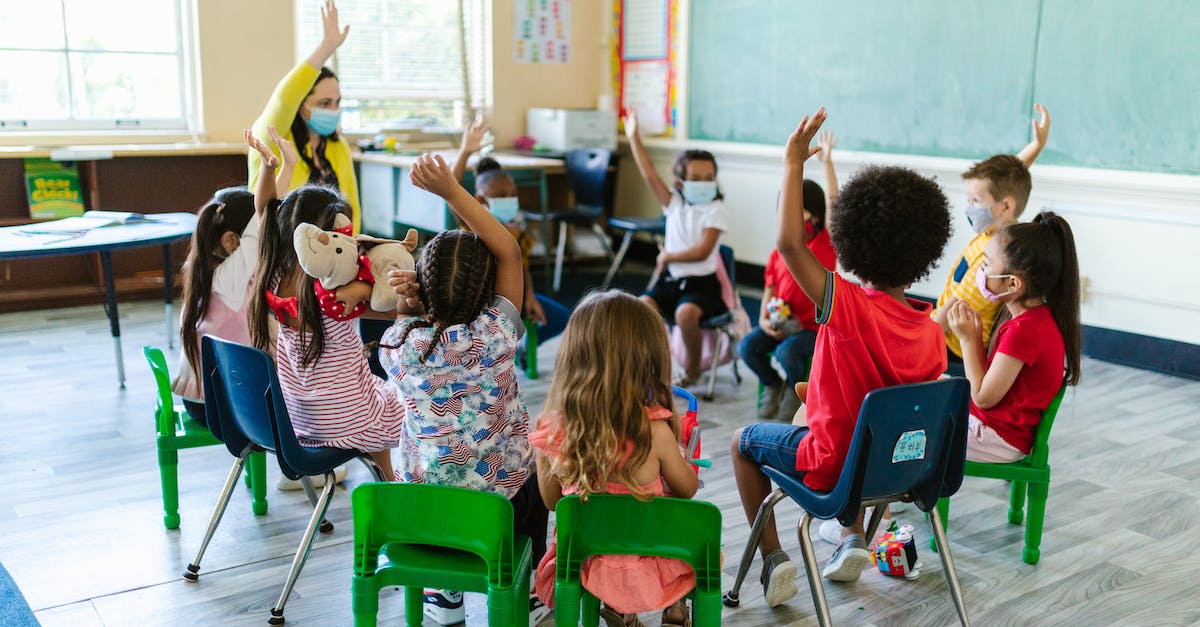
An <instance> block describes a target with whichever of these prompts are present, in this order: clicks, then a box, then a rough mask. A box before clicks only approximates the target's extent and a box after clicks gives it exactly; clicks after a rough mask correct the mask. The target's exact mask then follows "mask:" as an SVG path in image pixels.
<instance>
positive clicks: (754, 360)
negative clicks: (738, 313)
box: [738, 328, 817, 386]
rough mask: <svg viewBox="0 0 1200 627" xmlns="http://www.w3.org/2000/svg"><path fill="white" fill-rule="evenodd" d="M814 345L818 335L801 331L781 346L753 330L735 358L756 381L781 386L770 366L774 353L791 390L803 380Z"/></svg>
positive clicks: (742, 342) (786, 339)
mask: <svg viewBox="0 0 1200 627" xmlns="http://www.w3.org/2000/svg"><path fill="white" fill-rule="evenodd" d="M816 345H817V334H816V333H815V332H813V331H809V330H808V329H801V330H800V332H799V333H797V334H795V335H792V336H790V337H787V338H784V340H783V341H782V342H780V341H779V340H776V339H775V338H773V337H771V336H769V335H767V333H766V332H765V331H763V330H762V329H761V328H755V329H754V330H753V331H751V332H750V334H749V335H747V336H746V337H744V338H742V341H741V343H740V344H738V354H740V355H741V357H742V361H744V362H746V366H748V367H749V368H750V370H751V371H752V372H754V374H756V375H758V380H759V381H761V382H762V384H763V385H768V386H769V385H779V384H781V383H783V379H782V378H781V377H780V376H779V373H778V372H776V370H775V368H774V367H773V366H771V352H772V351H774V352H775V359H777V360H779V363H780V364H781V365H783V371H784V374H786V375H787V384H788V385H789V386H792V385H795V384H796V382H798V381H803V380H804V379H805V376H806V374H807V371H808V368H807V364H806V360H807V359H808V358H809V357H811V356H812V354H813V349H814V348H816Z"/></svg>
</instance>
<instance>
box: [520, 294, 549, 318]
mask: <svg viewBox="0 0 1200 627" xmlns="http://www.w3.org/2000/svg"><path fill="white" fill-rule="evenodd" d="M525 317H526V318H528V319H529V320H532V321H534V322H535V323H536V324H546V312H545V310H543V309H542V304H541V303H539V302H538V299H537V297H531V298H526V299H525Z"/></svg>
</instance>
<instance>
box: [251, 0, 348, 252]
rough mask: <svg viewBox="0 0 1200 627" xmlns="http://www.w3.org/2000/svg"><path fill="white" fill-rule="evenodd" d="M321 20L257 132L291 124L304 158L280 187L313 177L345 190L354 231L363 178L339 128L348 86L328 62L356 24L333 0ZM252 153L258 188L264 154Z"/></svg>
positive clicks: (288, 133) (290, 133) (258, 134)
mask: <svg viewBox="0 0 1200 627" xmlns="http://www.w3.org/2000/svg"><path fill="white" fill-rule="evenodd" d="M321 25H322V30H323V35H322V37H321V43H320V44H319V45H318V46H317V49H316V50H313V53H312V54H311V55H309V57H308V58H307V59H305V60H304V61H303V62H302V63H300V64H298V65H297V66H296V67H294V68H292V71H291V72H288V73H287V76H284V77H283V80H281V81H279V85H277V86H276V87H275V92H274V93H272V94H271V100H270V101H269V102H267V108H266V109H265V110H263V112H262V115H260V116H258V119H257V120H255V122H254V133H255V137H266V136H267V127H268V126H274V127H275V128H277V129H279V130H280V131H283V130H284V129H288V130H287V131H286V132H283V133H282V135H283V137H284V139H287V140H289V141H291V142H292V144H294V145H295V146H296V152H298V153H299V154H300V161H299V162H298V163H297V164H296V168H295V170H294V171H293V172H292V180H291V182H290V183H289V184H288V187H287V189H286V190H280V192H281V193H283V192H288V191H291V190H293V189H296V188H297V187H301V186H303V185H307V184H310V183H311V184H315V185H325V186H328V187H333V188H335V189H337V190H339V191H340V192H341V193H342V197H343V198H345V199H346V202H347V203H349V204H350V207H351V208H352V209H353V211H354V232H355V233H358V232H359V230H360V226H361V222H362V210H361V209H360V208H359V203H358V181H357V180H355V178H354V162H353V161H352V160H351V159H350V144H349V143H347V142H346V140H345V138H343V137H342V136H341V135H340V134H339V133H338V124H339V123H340V121H341V114H342V112H341V109H339V107H340V106H341V102H342V90H341V85H340V84H339V83H338V79H337V75H335V74H334V73H333V70H330V69H329V68H327V67H325V62H327V61H328V60H329V57H331V56H333V53H334V51H335V50H337V49H338V47H339V46H341V45H342V42H344V41H346V35H348V34H349V33H350V27H349V26H347V27H345V28H339V25H338V12H337V7H336V6H334V3H333V2H332V1H327V2H325V6H324V7H322V8H321ZM249 154H250V156H249V159H248V160H249V179H248V180H249V187H250V189H254V185H255V183H256V182H257V179H258V172H259V160H260V159H261V157H260V156H259V154H258V152H257V151H254V150H251V151H250V152H249Z"/></svg>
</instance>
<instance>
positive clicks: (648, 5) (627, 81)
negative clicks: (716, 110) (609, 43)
mask: <svg viewBox="0 0 1200 627" xmlns="http://www.w3.org/2000/svg"><path fill="white" fill-rule="evenodd" d="M613 33H614V34H615V36H614V37H613V50H612V52H613V59H612V60H613V63H612V67H613V87H614V91H615V92H616V95H617V102H618V106H619V109H620V111H621V113H622V114H624V113H627V112H629V111H634V110H636V111H637V113H638V125H639V126H640V127H641V131H642V134H643V135H647V136H654V135H657V136H667V137H669V136H672V135H674V133H675V129H676V128H677V123H678V107H677V95H676V92H677V87H676V86H677V83H678V75H679V68H678V62H679V60H680V58H681V52H680V41H679V40H680V38H679V0H614V2H613Z"/></svg>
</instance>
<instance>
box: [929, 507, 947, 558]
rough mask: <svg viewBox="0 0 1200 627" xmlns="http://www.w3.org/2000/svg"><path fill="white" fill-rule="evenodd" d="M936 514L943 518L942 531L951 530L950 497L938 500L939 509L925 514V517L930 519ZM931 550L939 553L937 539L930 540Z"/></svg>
mask: <svg viewBox="0 0 1200 627" xmlns="http://www.w3.org/2000/svg"><path fill="white" fill-rule="evenodd" d="M934 512H936V513H937V515H938V516H941V518H942V529H949V528H950V497H948V496H943V497H942V498H940V499H938V502H937V507H936V508H935V509H934V511H933V512H930V513H928V514H925V517H926V518H929V517H931V516H933V515H934ZM929 548H930V550H932V551H933V552H934V553H937V552H938V545H937V538H932V537H931V538H929Z"/></svg>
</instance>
